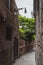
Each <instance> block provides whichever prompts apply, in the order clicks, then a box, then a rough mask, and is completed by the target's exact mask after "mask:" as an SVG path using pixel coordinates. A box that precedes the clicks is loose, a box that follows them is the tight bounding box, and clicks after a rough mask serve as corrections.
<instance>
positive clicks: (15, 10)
mask: <svg viewBox="0 0 43 65" xmlns="http://www.w3.org/2000/svg"><path fill="white" fill-rule="evenodd" d="M23 9H24V13H27V10H26V8H15V9H14V13H15V14H16V13H17V12H19V10H23Z"/></svg>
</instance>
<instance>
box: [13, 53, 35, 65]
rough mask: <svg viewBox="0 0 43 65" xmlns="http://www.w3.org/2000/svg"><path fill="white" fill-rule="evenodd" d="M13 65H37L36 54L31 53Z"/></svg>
mask: <svg viewBox="0 0 43 65" xmlns="http://www.w3.org/2000/svg"><path fill="white" fill-rule="evenodd" d="M13 65H36V63H35V52H29V53H27V54H25V55H23V56H22V57H20V58H19V59H17V60H16V61H15V63H14V64H13Z"/></svg>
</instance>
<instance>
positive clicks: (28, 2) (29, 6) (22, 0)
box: [15, 0, 33, 18]
mask: <svg viewBox="0 0 43 65" xmlns="http://www.w3.org/2000/svg"><path fill="white" fill-rule="evenodd" d="M15 1H16V4H17V7H18V8H24V7H25V8H26V10H27V13H24V9H23V10H20V11H19V13H20V14H21V15H23V16H26V17H27V18H30V17H32V15H31V12H33V0H15Z"/></svg>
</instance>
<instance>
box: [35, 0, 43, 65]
mask: <svg viewBox="0 0 43 65" xmlns="http://www.w3.org/2000/svg"><path fill="white" fill-rule="evenodd" d="M34 17H35V19H36V50H35V59H36V63H37V65H43V0H34Z"/></svg>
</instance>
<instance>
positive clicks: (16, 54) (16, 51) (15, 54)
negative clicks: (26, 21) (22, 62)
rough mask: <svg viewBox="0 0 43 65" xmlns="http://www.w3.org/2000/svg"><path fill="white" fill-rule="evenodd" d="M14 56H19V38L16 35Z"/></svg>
mask: <svg viewBox="0 0 43 65" xmlns="http://www.w3.org/2000/svg"><path fill="white" fill-rule="evenodd" d="M14 58H15V59H16V58H18V39H17V38H16V37H14Z"/></svg>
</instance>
